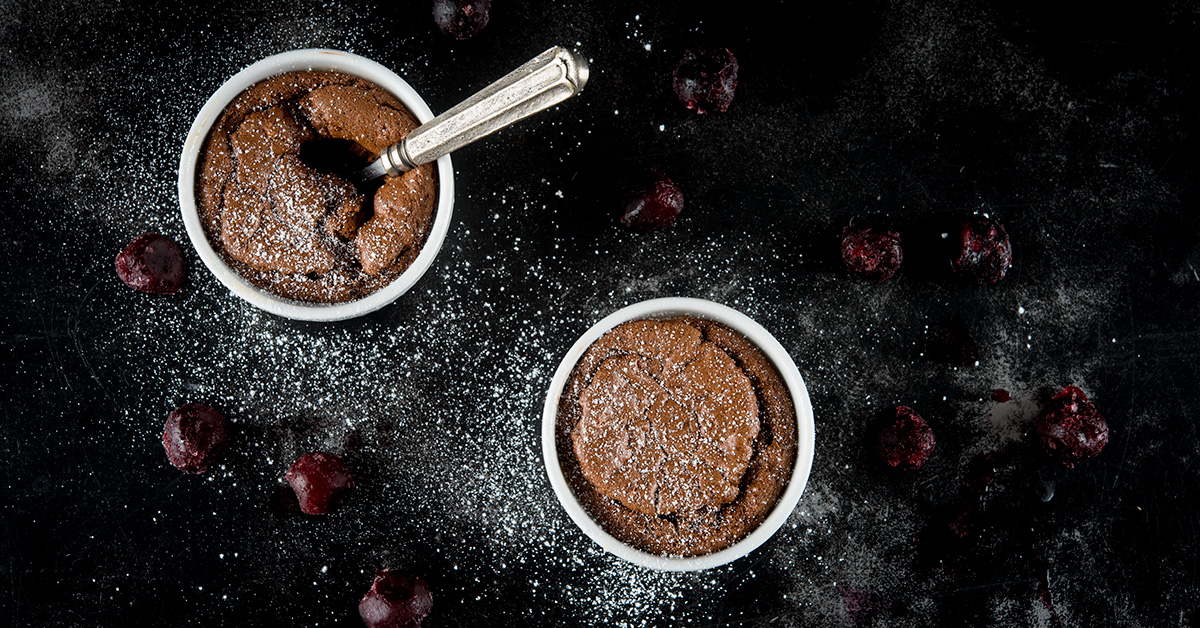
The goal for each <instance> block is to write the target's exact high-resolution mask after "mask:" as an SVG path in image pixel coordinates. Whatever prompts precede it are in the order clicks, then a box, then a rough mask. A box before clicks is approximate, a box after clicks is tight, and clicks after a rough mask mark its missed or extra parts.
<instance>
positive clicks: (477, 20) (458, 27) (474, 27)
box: [433, 0, 492, 41]
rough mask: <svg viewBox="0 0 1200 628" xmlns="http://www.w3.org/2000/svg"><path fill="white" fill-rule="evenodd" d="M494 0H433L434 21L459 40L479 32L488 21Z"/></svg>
mask: <svg viewBox="0 0 1200 628" xmlns="http://www.w3.org/2000/svg"><path fill="white" fill-rule="evenodd" d="M491 9H492V0H433V21H434V22H435V23H437V26H438V28H440V29H441V30H442V32H443V33H445V34H446V35H449V36H450V37H453V38H455V39H458V40H460V41H461V40H463V39H470V38H472V37H474V36H476V35H478V34H479V31H481V30H483V27H484V26H487V23H488V17H489V16H488V14H489V13H490V12H491Z"/></svg>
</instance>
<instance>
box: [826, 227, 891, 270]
mask: <svg viewBox="0 0 1200 628" xmlns="http://www.w3.org/2000/svg"><path fill="white" fill-rule="evenodd" d="M841 249H842V262H843V263H845V264H846V269H847V270H849V271H850V273H851V274H853V275H856V276H858V277H862V278H863V279H870V280H871V281H886V280H888V279H891V277H892V275H895V274H896V271H897V270H900V263H901V262H902V261H904V253H903V251H902V250H901V249H900V234H898V233H893V232H891V231H876V230H875V229H873V228H872V227H870V226H866V225H863V226H858V227H846V228H845V230H843V231H842V246H841Z"/></svg>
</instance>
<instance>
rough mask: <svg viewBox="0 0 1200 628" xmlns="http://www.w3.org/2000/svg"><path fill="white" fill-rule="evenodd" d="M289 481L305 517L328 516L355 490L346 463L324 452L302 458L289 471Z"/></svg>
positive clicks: (309, 454)
mask: <svg viewBox="0 0 1200 628" xmlns="http://www.w3.org/2000/svg"><path fill="white" fill-rule="evenodd" d="M287 481H288V484H291V485H292V490H293V491H296V499H298V500H299V501H300V511H301V512H303V513H304V514H306V515H323V514H326V513H328V512H329V511H330V510H332V509H333V507H334V506H337V505H338V504H339V503H341V501H342V499H343V498H344V497H345V495H346V492H347V491H349V490H350V489H352V488H354V477H353V476H352V475H350V468H349V467H347V466H346V461H345V460H343V459H342V457H341V456H339V455H337V454H330V453H325V452H323V451H314V452H311V453H307V454H304V455H303V456H300V458H298V459H297V460H296V461H295V462H293V463H292V466H291V467H288V470H287Z"/></svg>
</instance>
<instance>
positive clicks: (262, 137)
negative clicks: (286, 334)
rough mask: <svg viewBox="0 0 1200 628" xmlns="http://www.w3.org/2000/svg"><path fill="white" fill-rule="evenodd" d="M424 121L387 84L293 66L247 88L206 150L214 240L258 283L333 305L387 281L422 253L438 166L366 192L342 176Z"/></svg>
mask: <svg viewBox="0 0 1200 628" xmlns="http://www.w3.org/2000/svg"><path fill="white" fill-rule="evenodd" d="M416 127H417V121H416V118H414V117H413V115H412V114H411V113H410V112H409V111H408V110H407V109H406V108H405V107H404V105H403V104H401V103H400V101H399V100H397V99H396V98H395V97H394V96H392V95H391V94H389V93H387V92H385V91H384V90H382V89H380V88H379V87H377V86H375V85H373V84H371V83H369V82H367V81H364V80H363V79H360V78H358V77H355V76H351V75H349V74H342V73H339V72H318V71H309V72H289V73H286V74H281V75H279V76H275V77H272V78H269V79H267V80H265V81H262V82H260V83H257V84H255V85H253V86H251V87H250V88H249V89H247V90H246V91H245V92H243V93H242V94H241V95H239V96H238V97H237V98H235V99H234V100H233V102H232V103H230V104H229V106H228V107H226V108H225V110H224V111H223V112H222V113H221V116H220V118H218V119H217V122H216V123H215V124H214V125H213V128H212V131H211V132H210V133H209V135H208V139H207V140H206V142H205V145H204V149H203V153H202V154H201V161H200V172H199V176H198V183H197V190H196V192H197V198H198V199H199V209H200V217H201V220H202V222H203V224H204V229H205V232H206V233H207V235H208V239H209V242H210V243H212V245H213V248H214V249H216V250H217V252H218V253H219V254H220V255H221V256H222V257H223V258H224V259H225V261H226V262H227V263H228V264H230V266H232V267H233V268H234V270H235V271H237V273H238V274H240V275H241V276H242V277H244V278H246V279H247V280H249V281H250V282H251V283H253V284H254V285H256V286H258V287H259V288H261V289H263V290H266V291H268V292H271V293H273V294H276V295H279V296H283V297H286V298H290V299H295V300H298V301H310V302H318V303H335V302H343V301H351V300H354V299H358V298H361V297H363V296H366V295H368V294H370V293H372V292H374V291H376V290H378V289H380V288H382V287H384V286H386V285H387V284H388V283H390V282H391V281H392V280H394V279H395V278H396V277H397V276H399V275H400V274H401V273H402V272H404V270H405V269H407V268H408V267H409V266H410V265H411V264H412V262H413V260H414V259H416V256H417V254H418V253H420V250H421V247H422V246H423V245H424V243H425V239H426V237H427V236H428V232H429V225H430V223H431V222H432V217H433V211H434V206H435V201H436V195H437V183H436V178H435V174H434V169H433V165H432V164H426V165H423V166H420V167H418V168H416V169H414V170H411V171H409V172H406V173H404V174H402V175H400V176H398V177H391V176H388V177H385V178H384V179H383V181H382V185H379V186H378V188H377V189H376V188H375V185H371V186H370V187H367V186H364V187H363V189H360V188H358V187H356V186H355V185H354V183H352V182H351V181H350V179H349V178H347V177H346V176H345V173H347V172H350V171H352V170H354V169H356V168H357V167H361V166H363V165H366V164H367V163H368V162H369V161H370V160H373V159H375V158H377V157H379V154H380V152H381V151H382V150H383V149H385V148H386V147H388V146H389V145H391V144H393V143H395V142H398V141H400V140H401V139H403V138H404V137H405V136H406V135H408V134H409V133H410V132H411V131H412V130H413V129H415V128H416Z"/></svg>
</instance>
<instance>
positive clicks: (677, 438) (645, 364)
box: [557, 317, 796, 556]
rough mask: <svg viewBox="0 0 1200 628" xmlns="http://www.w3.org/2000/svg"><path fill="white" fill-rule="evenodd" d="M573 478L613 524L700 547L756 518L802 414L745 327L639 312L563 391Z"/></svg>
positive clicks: (779, 486)
mask: <svg viewBox="0 0 1200 628" xmlns="http://www.w3.org/2000/svg"><path fill="white" fill-rule="evenodd" d="M557 434H558V437H557V448H558V456H559V461H560V463H561V465H562V468H563V472H564V474H565V476H566V478H567V482H568V483H569V484H570V485H571V488H572V490H573V492H574V493H575V495H576V497H577V498H578V499H579V501H580V503H581V504H582V505H583V507H584V509H585V510H587V512H588V513H589V515H591V516H592V518H593V519H595V520H596V521H597V523H599V524H600V526H601V527H602V528H604V530H605V531H607V532H608V533H609V534H611V535H612V536H614V537H616V538H617V539H618V540H620V541H622V542H624V543H626V544H629V545H631V546H633V547H636V548H638V549H641V550H644V551H647V552H651V553H655V554H662V555H675V556H697V555H701V554H707V553H710V552H714V551H718V550H721V549H724V548H725V547H728V546H730V545H732V544H734V543H736V542H737V541H739V540H741V539H742V538H744V537H745V536H746V535H747V534H749V533H750V532H751V531H753V530H754V529H755V528H757V527H758V526H759V525H760V524H761V523H762V521H763V520H764V519H765V518H766V516H767V514H768V513H769V512H770V511H771V509H772V508H773V507H774V505H775V502H776V501H777V500H778V498H779V496H780V495H781V494H782V492H783V489H784V488H785V487H786V486H787V482H788V478H790V477H791V473H792V467H793V464H794V462H795V456H796V418H795V410H794V406H793V405H792V399H791V396H790V395H789V394H788V391H787V389H786V386H785V385H784V383H783V381H782V379H781V378H780V376H779V373H778V372H777V371H776V370H775V368H774V367H773V366H772V365H771V363H770V362H769V361H768V360H767V358H766V357H765V356H764V355H763V354H762V352H761V351H760V350H759V349H758V348H757V347H755V346H754V345H753V344H752V343H750V341H748V340H747V339H746V338H745V337H743V336H742V335H741V334H738V333H737V332H735V331H733V330H732V329H730V328H728V327H726V326H724V325H722V324H720V323H716V322H713V321H708V320H702V319H697V318H687V317H679V318H670V319H663V320H634V321H629V322H627V323H624V324H622V325H619V326H617V327H616V328H614V329H613V330H611V331H609V332H608V333H607V334H605V335H604V336H603V337H601V338H600V339H599V340H597V341H596V342H595V343H594V344H592V346H591V347H589V348H588V350H587V351H586V352H584V354H583V356H582V357H581V358H580V360H579V363H578V364H577V365H576V367H575V370H574V371H573V372H572V374H571V377H570V378H569V379H568V381H567V384H566V386H565V388H564V390H563V394H562V397H561V398H560V401H559V411H558V430H557Z"/></svg>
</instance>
